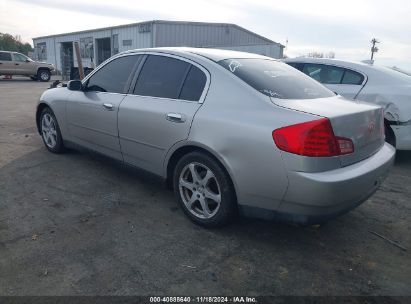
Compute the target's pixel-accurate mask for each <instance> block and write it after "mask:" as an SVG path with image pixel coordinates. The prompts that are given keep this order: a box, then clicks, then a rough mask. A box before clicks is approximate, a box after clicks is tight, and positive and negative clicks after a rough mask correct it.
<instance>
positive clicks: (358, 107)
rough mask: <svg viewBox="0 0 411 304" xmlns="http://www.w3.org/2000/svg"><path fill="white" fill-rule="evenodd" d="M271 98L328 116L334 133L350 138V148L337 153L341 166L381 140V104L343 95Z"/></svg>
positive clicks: (360, 157) (362, 156)
mask: <svg viewBox="0 0 411 304" xmlns="http://www.w3.org/2000/svg"><path fill="white" fill-rule="evenodd" d="M271 100H272V102H273V103H274V104H276V105H278V106H281V107H284V108H288V109H291V110H295V111H299V112H304V113H309V114H313V115H317V116H320V117H326V118H328V119H329V120H330V122H331V125H332V128H333V131H334V134H335V136H338V137H345V138H349V139H351V140H352V142H353V144H354V152H353V153H351V154H346V155H341V156H339V159H340V162H341V166H348V165H350V164H353V163H356V162H359V161H361V160H363V159H365V158H367V157H369V156H371V155H372V154H374V153H375V152H377V151H378V150H379V149H380V148H381V146H382V145H383V144H384V122H383V112H382V111H383V110H382V108H381V107H378V106H374V105H370V104H364V103H363V104H359V103H357V102H353V101H349V100H347V99H344V98H343V97H340V96H336V97H331V98H318V99H301V100H296V99H276V98H271Z"/></svg>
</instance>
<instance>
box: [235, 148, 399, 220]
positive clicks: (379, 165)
mask: <svg viewBox="0 0 411 304" xmlns="http://www.w3.org/2000/svg"><path fill="white" fill-rule="evenodd" d="M394 157H395V149H394V148H393V147H392V146H391V145H389V144H387V143H386V144H384V146H383V147H382V148H381V149H380V150H379V151H378V152H377V153H375V154H374V155H372V156H371V157H369V158H367V159H365V160H363V161H361V162H358V163H356V164H353V165H350V166H347V167H344V168H340V169H336V170H331V171H326V172H320V173H305V172H290V173H289V187H288V190H287V193H286V194H285V197H284V199H283V202H282V203H281V205H280V206H279V208H278V210H276V211H272V210H263V209H255V208H252V207H244V206H242V207H240V210H241V211H242V212H243V213H244V214H245V215H248V216H252V217H259V218H266V219H276V220H281V221H287V222H295V223H300V224H315V223H321V222H325V221H327V220H329V219H331V218H333V217H336V216H338V215H340V214H343V213H346V212H348V211H349V210H351V209H353V208H355V207H357V206H358V205H360V204H361V203H363V202H364V201H366V200H367V199H368V198H369V197H370V196H371V195H372V194H373V193H374V192H375V191H376V190H377V189H378V187H379V186H380V184H381V183H382V181H383V180H384V179H385V177H386V176H387V175H388V172H389V169H390V167H391V166H392V164H393V162H394Z"/></svg>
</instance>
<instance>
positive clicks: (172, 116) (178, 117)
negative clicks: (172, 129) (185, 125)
mask: <svg viewBox="0 0 411 304" xmlns="http://www.w3.org/2000/svg"><path fill="white" fill-rule="evenodd" d="M166 119H167V120H169V121H173V122H185V120H186V119H185V117H184V115H182V114H179V113H167V114H166Z"/></svg>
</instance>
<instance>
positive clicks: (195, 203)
mask: <svg viewBox="0 0 411 304" xmlns="http://www.w3.org/2000/svg"><path fill="white" fill-rule="evenodd" d="M178 185H179V191H180V196H181V199H182V200H183V203H184V205H185V206H186V207H187V209H188V210H189V211H190V213H192V214H193V215H194V216H196V217H198V218H201V219H208V218H211V217H213V216H214V215H215V214H216V213H217V211H218V210H219V208H220V204H221V191H220V185H219V183H218V180H217V178H216V177H215V175H214V173H213V172H212V171H211V170H210V169H209V168H208V167H206V166H205V165H203V164H200V163H189V164H188V165H186V166H185V167H184V168H183V170H182V171H181V174H180V177H179V180H178Z"/></svg>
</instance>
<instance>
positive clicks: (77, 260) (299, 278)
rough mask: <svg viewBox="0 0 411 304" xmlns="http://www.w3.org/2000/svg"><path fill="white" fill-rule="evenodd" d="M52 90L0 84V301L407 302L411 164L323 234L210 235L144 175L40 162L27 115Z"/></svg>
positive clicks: (266, 227)
mask: <svg viewBox="0 0 411 304" xmlns="http://www.w3.org/2000/svg"><path fill="white" fill-rule="evenodd" d="M48 86H49V83H47V84H45V83H40V82H33V81H28V80H24V79H23V78H22V79H15V80H12V81H6V80H0V295H108V294H110V295H155V294H166V295H210V294H211V295H221V294H224V295H411V283H410V282H411V200H410V197H411V153H399V154H398V155H397V159H396V164H395V167H394V168H393V169H392V172H391V174H390V175H389V177H388V179H387V180H386V181H385V183H384V184H383V186H382V187H381V189H380V190H379V191H378V192H377V193H376V194H375V195H374V196H373V197H372V198H371V199H370V200H368V201H367V202H366V203H365V204H363V205H362V206H360V207H359V208H357V209H356V210H354V211H352V212H350V213H349V214H347V215H345V216H343V217H340V218H338V219H336V220H333V221H332V222H330V223H328V224H327V225H324V226H322V227H320V228H318V227H304V228H301V227H294V226H290V225H284V224H276V223H270V222H261V221H254V220H246V219H241V220H238V221H237V222H236V223H234V224H232V225H231V226H229V227H226V228H224V229H219V230H205V229H202V228H200V227H197V226H195V225H193V224H192V223H191V222H190V221H189V220H188V219H187V218H186V217H185V216H184V214H183V212H182V210H181V209H180V208H179V206H178V205H177V203H176V202H175V200H174V198H173V194H172V192H170V191H168V190H166V189H165V188H164V186H163V184H162V183H161V182H160V181H158V180H157V179H155V178H153V177H151V176H148V175H147V174H145V173H142V172H138V171H136V170H133V169H130V168H125V167H124V166H122V165H121V164H118V163H116V162H113V161H111V160H108V159H106V158H104V157H100V156H96V155H93V154H91V153H84V152H83V153H80V152H74V151H71V152H69V153H67V154H64V155H53V154H51V153H49V152H47V151H46V149H45V148H44V147H43V144H42V142H41V139H40V136H39V135H38V134H37V133H36V128H35V123H34V111H35V105H36V102H37V100H38V98H39V96H40V94H41V92H42V91H43V90H44V89H46V88H47V87H48ZM347 191H349V189H347ZM371 231H372V232H376V233H378V234H381V235H383V236H385V237H387V238H389V239H391V240H394V241H396V242H398V243H399V244H401V245H402V246H404V247H406V249H407V251H404V250H402V249H400V248H398V247H396V246H394V245H392V244H391V243H389V242H387V241H386V240H384V239H381V238H379V237H377V236H376V235H374V234H372V233H371Z"/></svg>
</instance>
